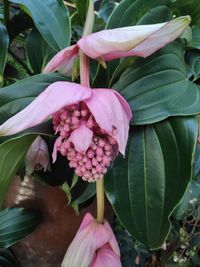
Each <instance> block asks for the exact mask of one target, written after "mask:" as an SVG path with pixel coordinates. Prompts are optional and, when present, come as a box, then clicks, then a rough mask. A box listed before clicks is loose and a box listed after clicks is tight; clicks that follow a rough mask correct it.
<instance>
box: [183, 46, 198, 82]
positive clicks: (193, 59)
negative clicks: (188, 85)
mask: <svg viewBox="0 0 200 267" xmlns="http://www.w3.org/2000/svg"><path fill="white" fill-rule="evenodd" d="M186 63H187V64H188V66H189V68H190V75H191V76H190V79H191V80H192V81H196V80H198V79H199V78H200V50H196V49H192V50H189V51H188V53H187V56H186Z"/></svg>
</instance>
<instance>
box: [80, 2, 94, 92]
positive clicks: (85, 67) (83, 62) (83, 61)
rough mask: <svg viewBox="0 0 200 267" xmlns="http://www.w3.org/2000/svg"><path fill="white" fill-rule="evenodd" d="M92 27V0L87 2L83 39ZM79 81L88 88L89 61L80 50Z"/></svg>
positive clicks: (90, 31)
mask: <svg viewBox="0 0 200 267" xmlns="http://www.w3.org/2000/svg"><path fill="white" fill-rule="evenodd" d="M93 26H94V3H93V0H89V6H88V12H87V17H86V21H85V26H84V29H83V37H84V36H87V35H88V34H90V33H92V30H93ZM80 79H81V85H83V86H87V87H90V74H89V59H88V57H87V56H86V55H85V54H84V53H83V52H82V51H81V50H80Z"/></svg>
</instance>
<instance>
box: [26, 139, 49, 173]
mask: <svg viewBox="0 0 200 267" xmlns="http://www.w3.org/2000/svg"><path fill="white" fill-rule="evenodd" d="M25 162H26V174H27V175H31V174H32V173H33V172H34V170H36V171H38V170H42V169H44V171H46V170H47V169H48V166H49V151H48V147H47V144H46V142H45V141H44V140H43V139H42V138H41V137H40V136H38V137H37V138H36V139H35V140H34V142H33V143H32V145H31V146H30V148H29V150H28V152H27V154H26V158H25Z"/></svg>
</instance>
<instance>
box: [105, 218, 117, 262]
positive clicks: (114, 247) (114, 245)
mask: <svg viewBox="0 0 200 267" xmlns="http://www.w3.org/2000/svg"><path fill="white" fill-rule="evenodd" d="M104 228H105V229H106V231H107V232H109V233H110V236H111V237H110V240H109V245H110V247H111V248H112V250H113V251H114V252H115V254H116V255H118V256H119V257H120V250H119V246H118V243H117V240H116V238H115V235H114V233H113V230H112V228H111V227H110V224H109V223H108V222H107V221H106V220H104Z"/></svg>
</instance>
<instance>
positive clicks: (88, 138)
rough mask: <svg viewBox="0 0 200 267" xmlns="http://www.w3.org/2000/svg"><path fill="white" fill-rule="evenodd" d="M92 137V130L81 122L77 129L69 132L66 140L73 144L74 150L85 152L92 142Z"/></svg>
mask: <svg viewBox="0 0 200 267" xmlns="http://www.w3.org/2000/svg"><path fill="white" fill-rule="evenodd" d="M92 137H93V131H91V130H90V129H89V128H88V127H87V126H86V125H85V124H82V125H81V126H80V127H79V128H78V129H76V130H74V131H73V132H72V133H71V135H70V137H69V139H68V140H69V141H71V142H72V143H73V144H74V147H75V149H76V151H78V152H85V151H86V150H87V149H88V148H89V146H90V144H91V142H92Z"/></svg>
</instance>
